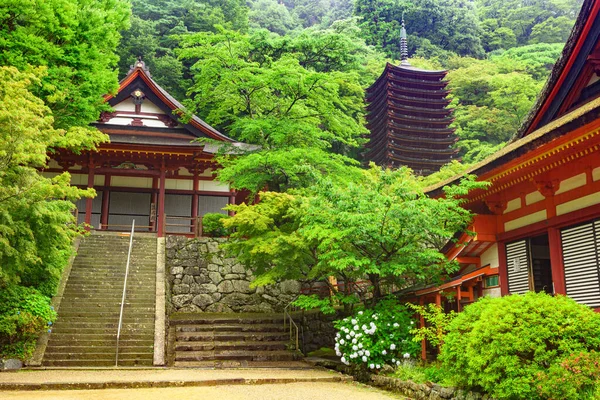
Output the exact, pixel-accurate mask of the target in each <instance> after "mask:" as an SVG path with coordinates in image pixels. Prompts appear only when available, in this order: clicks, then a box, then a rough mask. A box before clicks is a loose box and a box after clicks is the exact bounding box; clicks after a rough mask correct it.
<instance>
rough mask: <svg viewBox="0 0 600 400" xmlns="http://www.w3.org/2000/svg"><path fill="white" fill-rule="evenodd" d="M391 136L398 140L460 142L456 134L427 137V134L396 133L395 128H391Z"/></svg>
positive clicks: (442, 142)
mask: <svg viewBox="0 0 600 400" xmlns="http://www.w3.org/2000/svg"><path fill="white" fill-rule="evenodd" d="M389 137H390V138H392V139H394V140H396V141H402V142H423V143H432V144H433V143H439V144H454V143H456V142H458V136H456V135H450V136H448V137H445V138H444V137H441V138H438V137H433V138H432V137H427V136H423V135H420V136H412V135H403V134H398V133H396V132H395V131H394V130H391V131H390V132H389Z"/></svg>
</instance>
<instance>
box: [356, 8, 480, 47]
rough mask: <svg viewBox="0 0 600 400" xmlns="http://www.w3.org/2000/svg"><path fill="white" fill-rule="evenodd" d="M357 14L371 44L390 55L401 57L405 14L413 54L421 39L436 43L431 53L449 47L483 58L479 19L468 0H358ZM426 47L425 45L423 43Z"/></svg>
mask: <svg viewBox="0 0 600 400" xmlns="http://www.w3.org/2000/svg"><path fill="white" fill-rule="evenodd" d="M355 4H356V8H355V13H356V15H357V16H358V17H360V18H361V25H360V27H361V29H362V31H363V35H364V37H365V40H366V41H367V43H368V44H371V45H374V46H377V47H378V48H380V49H382V50H383V51H384V52H385V53H386V55H387V56H389V57H394V58H400V28H401V20H402V16H403V15H404V19H405V21H407V24H408V26H407V31H408V33H409V38H408V43H409V46H410V48H409V51H410V53H413V52H414V49H415V48H418V47H416V46H415V45H416V44H417V42H418V41H420V40H421V39H427V40H428V41H429V43H430V44H431V45H432V48H431V52H430V54H429V55H431V56H432V55H434V54H435V53H436V52H437V51H438V50H442V51H444V50H446V51H450V52H453V53H456V54H459V55H463V56H473V57H482V56H483V55H484V51H483V48H482V47H481V41H480V37H479V35H480V29H479V21H478V20H477V15H476V13H475V9H474V7H473V4H472V3H471V2H470V1H466V0H357V1H356V3H355ZM421 47H422V46H421Z"/></svg>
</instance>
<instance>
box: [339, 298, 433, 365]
mask: <svg viewBox="0 0 600 400" xmlns="http://www.w3.org/2000/svg"><path fill="white" fill-rule="evenodd" d="M414 324H415V322H414V320H413V318H412V313H411V312H410V311H409V310H408V309H407V308H406V307H405V306H403V305H401V304H398V302H397V300H396V299H394V298H391V297H388V298H386V299H384V300H382V301H381V302H379V303H378V304H377V305H376V306H375V307H374V308H371V309H366V310H363V311H358V312H357V313H356V314H354V315H352V316H351V317H347V318H344V319H343V320H340V321H335V323H334V325H335V327H336V329H337V330H338V333H337V334H336V338H335V343H336V344H335V350H336V354H337V355H338V356H340V357H341V360H342V362H343V363H345V364H346V365H349V364H356V365H362V366H364V367H365V368H369V369H373V370H379V369H381V368H382V367H383V366H384V365H394V366H397V365H400V364H401V360H403V359H409V358H411V357H413V358H414V357H416V356H417V355H418V354H419V353H420V350H421V346H420V344H417V343H415V342H414V340H413V336H412V334H411V333H410V330H411V328H412V327H413V326H414Z"/></svg>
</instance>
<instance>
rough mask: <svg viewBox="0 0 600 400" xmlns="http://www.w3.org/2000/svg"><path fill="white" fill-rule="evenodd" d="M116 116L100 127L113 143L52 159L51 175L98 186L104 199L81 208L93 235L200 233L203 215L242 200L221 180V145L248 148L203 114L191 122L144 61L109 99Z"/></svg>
mask: <svg viewBox="0 0 600 400" xmlns="http://www.w3.org/2000/svg"><path fill="white" fill-rule="evenodd" d="M105 101H106V102H108V104H110V106H111V107H112V108H113V110H114V111H112V112H104V113H102V115H101V116H100V119H99V120H98V121H97V122H96V123H95V126H96V127H97V128H98V129H99V130H100V131H101V132H103V133H105V134H107V135H108V136H109V138H110V142H109V143H103V144H101V145H100V146H99V148H98V149H97V151H95V152H84V153H82V154H73V153H70V152H68V151H66V150H60V151H58V152H57V153H55V154H53V155H52V160H51V162H50V168H49V169H47V170H45V171H44V174H45V175H48V176H52V175H53V174H57V173H61V172H63V171H68V172H69V173H70V174H71V177H72V178H71V179H72V180H71V183H72V184H73V185H77V186H80V187H87V188H94V189H95V190H96V192H97V196H96V197H95V198H93V199H83V200H80V201H79V202H77V211H78V221H79V222H80V223H81V222H85V223H87V224H88V225H90V226H91V227H92V228H93V229H99V230H120V231H123V230H128V227H131V223H132V221H133V220H134V219H135V224H136V230H139V231H147V232H157V233H158V236H163V235H165V234H167V233H169V234H170V233H179V234H188V235H193V234H195V233H197V229H198V217H201V216H202V215H204V214H206V213H209V212H216V213H226V212H225V211H223V210H222V208H223V207H224V206H226V205H227V204H229V203H233V202H234V201H235V193H234V192H233V191H231V190H230V189H229V186H228V185H227V184H222V183H220V182H218V181H216V180H215V179H214V176H213V172H214V170H215V168H216V164H215V161H214V153H215V152H216V150H217V148H218V145H214V144H203V143H199V142H193V141H194V140H196V139H199V138H208V139H213V140H216V141H220V142H224V143H230V144H232V145H234V146H241V145H242V144H240V143H234V141H233V140H232V139H230V138H228V137H227V136H225V135H223V134H221V133H219V132H218V131H217V130H215V129H214V128H212V127H211V126H209V125H208V124H207V123H205V122H204V121H202V120H201V119H200V118H198V117H196V116H192V118H191V119H189V121H187V119H186V120H185V121H187V122H185V121H184V120H183V119H182V118H181V117H180V114H179V110H181V109H183V106H182V105H181V104H180V103H179V102H178V101H177V100H175V99H174V98H173V97H172V96H171V95H169V93H167V92H166V91H165V90H164V89H163V88H161V87H160V86H159V85H158V84H157V83H156V82H155V81H154V80H153V79H152V77H151V75H150V73H149V71H148V69H147V68H146V66H145V64H144V62H143V61H141V60H139V61H137V62H136V64H135V65H133V66H132V68H131V70H130V71H129V73H128V74H127V76H126V77H125V78H124V79H123V80H122V81H121V82H120V84H119V89H118V92H117V94H116V95H114V96H113V95H107V96H105Z"/></svg>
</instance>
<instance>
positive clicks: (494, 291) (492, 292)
mask: <svg viewBox="0 0 600 400" xmlns="http://www.w3.org/2000/svg"><path fill="white" fill-rule="evenodd" d="M483 295H484V296H489V297H492V298H496V297H502V294H501V292H500V288H499V287H494V288H490V289H483Z"/></svg>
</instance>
